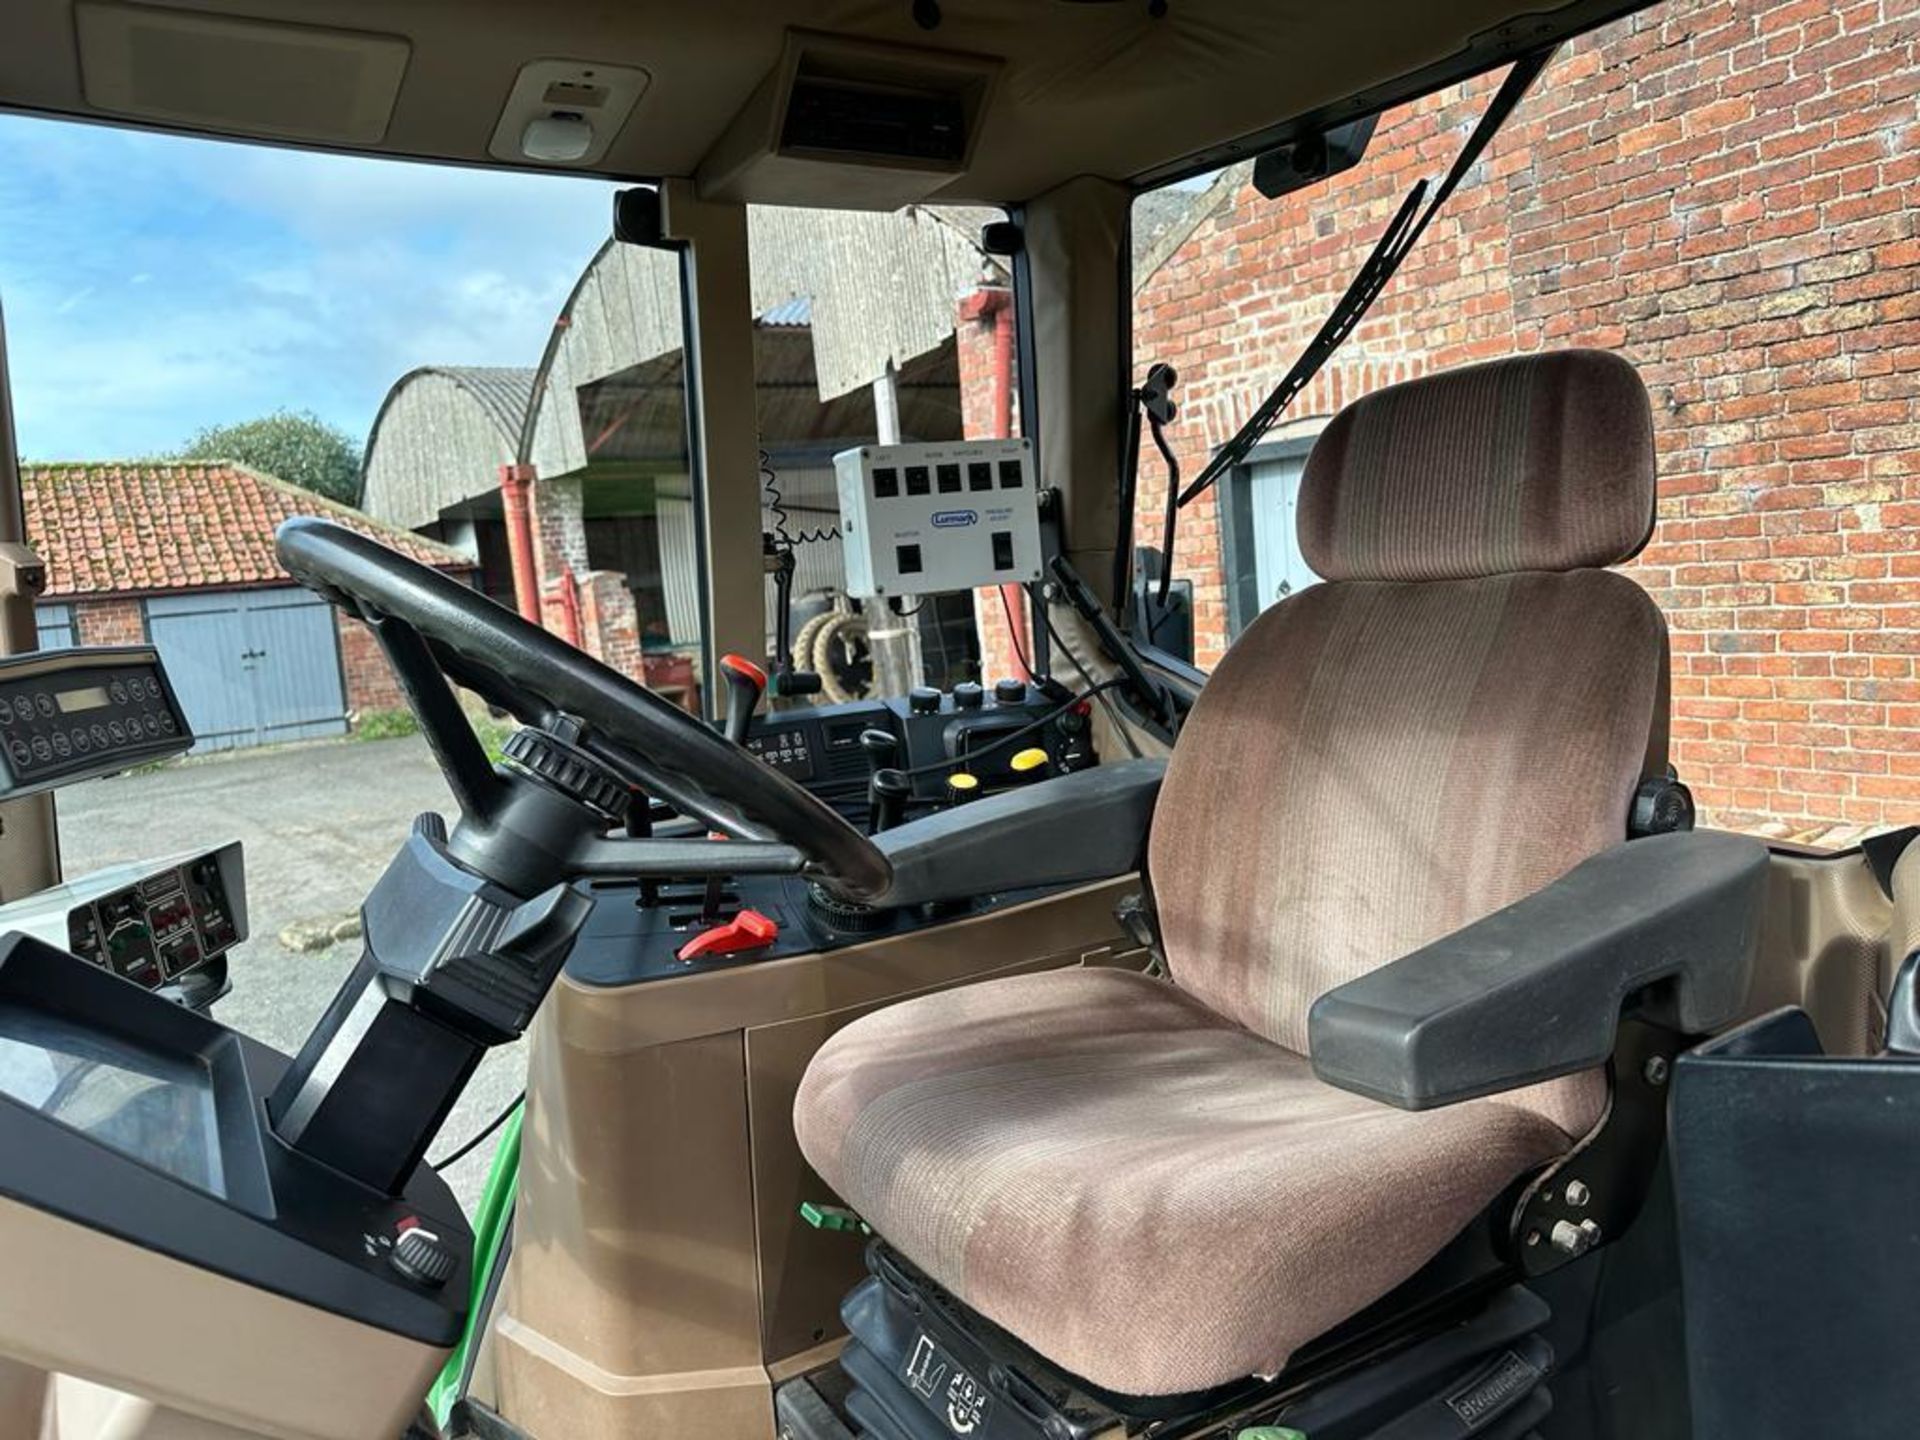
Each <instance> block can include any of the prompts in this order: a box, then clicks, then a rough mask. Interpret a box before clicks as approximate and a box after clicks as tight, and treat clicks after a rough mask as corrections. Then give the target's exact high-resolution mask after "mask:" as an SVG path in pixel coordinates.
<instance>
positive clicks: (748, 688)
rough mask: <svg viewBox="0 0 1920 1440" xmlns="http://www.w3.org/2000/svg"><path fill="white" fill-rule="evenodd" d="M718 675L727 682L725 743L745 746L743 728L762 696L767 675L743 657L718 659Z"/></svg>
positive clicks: (735, 656)
mask: <svg viewBox="0 0 1920 1440" xmlns="http://www.w3.org/2000/svg"><path fill="white" fill-rule="evenodd" d="M720 673H721V674H723V675H724V676H726V680H727V739H729V740H731V741H732V742H733V743H734V744H736V745H744V744H746V743H747V727H748V726H750V725H751V724H753V712H754V711H755V710H756V709H757V708H759V705H760V697H761V696H762V695H764V694H765V693H766V689H767V672H766V671H764V670H762V669H761V668H760V667H759V666H758V665H756V664H754V663H753V662H752V661H751V660H749V659H747V658H746V656H744V655H722V656H721V657H720Z"/></svg>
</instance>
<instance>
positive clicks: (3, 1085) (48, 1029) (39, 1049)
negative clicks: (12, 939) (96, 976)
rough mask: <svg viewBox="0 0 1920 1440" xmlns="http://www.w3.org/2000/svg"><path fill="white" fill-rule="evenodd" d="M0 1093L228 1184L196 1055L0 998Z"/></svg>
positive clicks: (163, 1162) (159, 1163)
mask: <svg viewBox="0 0 1920 1440" xmlns="http://www.w3.org/2000/svg"><path fill="white" fill-rule="evenodd" d="M0 1095H6V1096H8V1097H10V1098H11V1099H13V1100H16V1101H18V1102H19V1103H20V1104H22V1105H26V1106H30V1107H31V1108H33V1109H35V1110H38V1111H39V1112H40V1113H41V1114H43V1115H45V1116H46V1117H47V1118H48V1119H49V1120H57V1121H59V1122H60V1123H61V1124H63V1125H66V1126H68V1127H70V1128H72V1129H74V1130H78V1131H79V1132H80V1133H81V1134H83V1135H85V1136H87V1137H88V1138H89V1139H91V1140H94V1141H96V1142H97V1143H99V1144H101V1145H105V1146H107V1147H109V1148H110V1149H113V1150H117V1151H119V1152H120V1153H121V1154H122V1155H126V1156H129V1157H131V1158H132V1159H135V1160H138V1161H141V1162H142V1163H144V1164H147V1165H151V1166H153V1167H154V1168H155V1169H156V1170H160V1171H163V1172H165V1173H166V1174H168V1175H171V1176H173V1177H174V1179H176V1180H182V1181H185V1182H186V1183H187V1184H189V1185H193V1186H196V1187H197V1188H199V1189H201V1190H205V1191H207V1192H209V1193H210V1194H213V1195H224V1194H225V1192H226V1184H225V1174H224V1167H223V1165H222V1163H221V1152H220V1134H219V1127H218V1124H217V1120H216V1117H215V1112H214V1096H213V1075H212V1073H211V1072H210V1071H209V1070H208V1069H207V1067H206V1066H205V1065H204V1064H202V1063H200V1062H199V1061H198V1060H197V1059H195V1058H193V1057H189V1056H183V1055H170V1054H165V1053H163V1052H161V1051H159V1050H156V1049H152V1048H150V1047H147V1046H144V1045H141V1044H139V1043H138V1042H134V1041H128V1040H122V1039H119V1038H118V1037H114V1036H110V1035H104V1034H101V1033H99V1032H97V1031H94V1030H90V1029H88V1028H87V1027H85V1026H82V1025H77V1024H75V1023H74V1022H73V1021H71V1020H68V1019H67V1018H65V1017H64V1016H61V1015H56V1014H54V1013H52V1012H50V1011H46V1010H41V1009H39V1008H37V1007H34V1008H29V1007H28V1006H25V1005H20V1004H16V1003H9V1002H7V1001H4V1000H0Z"/></svg>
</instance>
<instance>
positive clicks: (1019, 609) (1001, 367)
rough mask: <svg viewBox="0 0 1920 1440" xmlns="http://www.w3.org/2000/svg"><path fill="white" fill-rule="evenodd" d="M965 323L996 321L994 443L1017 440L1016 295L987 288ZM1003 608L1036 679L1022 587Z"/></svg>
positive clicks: (974, 297) (963, 308)
mask: <svg viewBox="0 0 1920 1440" xmlns="http://www.w3.org/2000/svg"><path fill="white" fill-rule="evenodd" d="M960 318H961V319H962V320H973V321H980V320H989V319H990V320H992V322H993V433H992V434H991V435H989V436H988V437H987V438H988V439H990V440H1011V439H1012V438H1013V292H1012V291H1010V290H1006V289H1002V288H1000V287H998V286H983V287H982V288H981V289H978V290H976V291H974V292H973V294H971V295H969V296H968V297H967V298H966V299H965V300H963V301H962V302H961V304H960ZM1000 596H1001V599H1002V601H1003V602H1004V604H1003V605H1002V609H1003V610H1004V611H1005V612H1006V613H1007V614H1008V615H1010V616H1012V617H1013V628H1012V634H1011V636H1010V637H1009V638H1011V639H1012V641H1013V649H1014V656H1015V661H1014V663H1015V664H1016V665H1019V666H1020V669H1021V670H1022V672H1024V673H1023V676H1022V678H1024V679H1027V680H1031V679H1033V672H1032V671H1031V670H1030V669H1028V668H1027V667H1026V666H1025V665H1023V664H1020V661H1019V658H1018V657H1019V656H1022V655H1031V654H1032V653H1033V647H1032V637H1031V636H1030V635H1029V633H1028V630H1027V594H1026V591H1024V590H1022V589H1021V588H1020V587H1019V586H1018V585H1002V586H1000Z"/></svg>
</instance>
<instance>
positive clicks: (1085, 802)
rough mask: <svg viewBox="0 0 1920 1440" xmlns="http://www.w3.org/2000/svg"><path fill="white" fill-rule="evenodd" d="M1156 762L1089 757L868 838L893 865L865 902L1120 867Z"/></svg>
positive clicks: (1068, 877)
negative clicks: (1085, 763) (880, 890)
mask: <svg viewBox="0 0 1920 1440" xmlns="http://www.w3.org/2000/svg"><path fill="white" fill-rule="evenodd" d="M1166 769H1167V762H1166V761H1164V760H1126V761H1122V762H1121V763H1120V764H1118V765H1096V766H1094V767H1093V768H1092V769H1091V770H1079V771H1075V772H1074V773H1073V774H1071V775H1061V776H1058V777H1056V778H1055V779H1052V780H1042V781H1041V782H1040V783H1039V784H1037V785H1027V786H1023V787H1022V788H1021V789H1018V790H1004V791H1002V792H1001V793H1000V794H998V795H989V796H988V797H987V798H986V799H984V800H975V801H973V802H972V803H970V804H967V805H960V806H956V807H955V808H954V809H951V810H942V811H940V812H939V813H938V814H935V815H929V816H927V817H926V818H925V819H922V820H915V821H912V822H910V823H908V824H906V825H899V826H896V827H894V828H893V829H891V830H885V831H882V832H881V833H880V834H878V835H876V836H874V837H873V843H874V844H876V845H878V846H879V847H880V849H881V850H882V851H883V852H884V853H885V855H886V857H887V859H888V860H890V861H891V862H892V863H893V885H892V888H890V889H889V890H888V891H887V893H886V894H884V895H882V896H881V897H880V898H879V899H878V900H877V901H875V902H874V903H875V904H878V905H918V904H921V903H923V902H924V901H928V900H959V899H962V898H964V897H966V896H970V895H985V894H988V893H990V892H992V891H995V890H1015V889H1023V888H1025V887H1026V886H1029V885H1065V884H1071V883H1072V882H1074V881H1078V880H1102V879H1105V878H1107V877H1108V876H1111V875H1124V874H1126V873H1127V872H1128V871H1129V870H1132V869H1134V868H1135V867H1136V866H1138V865H1139V863H1140V853H1141V850H1142V849H1143V848H1144V847H1145V845H1146V838H1147V821H1148V820H1149V818H1150V817H1151V816H1152V814H1153V802H1154V800H1155V799H1156V798H1157V797H1158V796H1159V794H1160V777H1161V776H1162V775H1164V774H1165V773H1166Z"/></svg>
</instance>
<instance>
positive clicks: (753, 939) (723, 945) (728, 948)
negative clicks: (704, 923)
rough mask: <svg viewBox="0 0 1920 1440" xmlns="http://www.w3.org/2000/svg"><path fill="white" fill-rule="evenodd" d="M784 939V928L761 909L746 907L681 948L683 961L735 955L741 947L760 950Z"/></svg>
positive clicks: (742, 948) (703, 931) (702, 932)
mask: <svg viewBox="0 0 1920 1440" xmlns="http://www.w3.org/2000/svg"><path fill="white" fill-rule="evenodd" d="M779 938H780V927H779V925H777V924H776V923H774V922H773V921H772V920H769V919H768V918H767V917H766V916H764V915H762V914H761V913H760V912H759V911H758V910H742V911H741V912H740V913H739V914H738V915H736V916H734V917H733V919H731V920H729V921H727V923H726V924H724V925H713V926H709V927H708V928H707V929H705V930H702V931H701V932H700V933H699V934H698V935H696V936H694V937H693V938H692V939H691V940H689V941H687V943H686V944H684V945H682V946H681V947H680V958H681V959H682V960H698V959H699V958H700V957H701V956H702V955H731V954H733V953H734V952H735V951H739V950H758V949H760V948H761V947H762V946H763V945H771V944H772V943H773V942H774V941H775V940H778V939H779Z"/></svg>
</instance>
